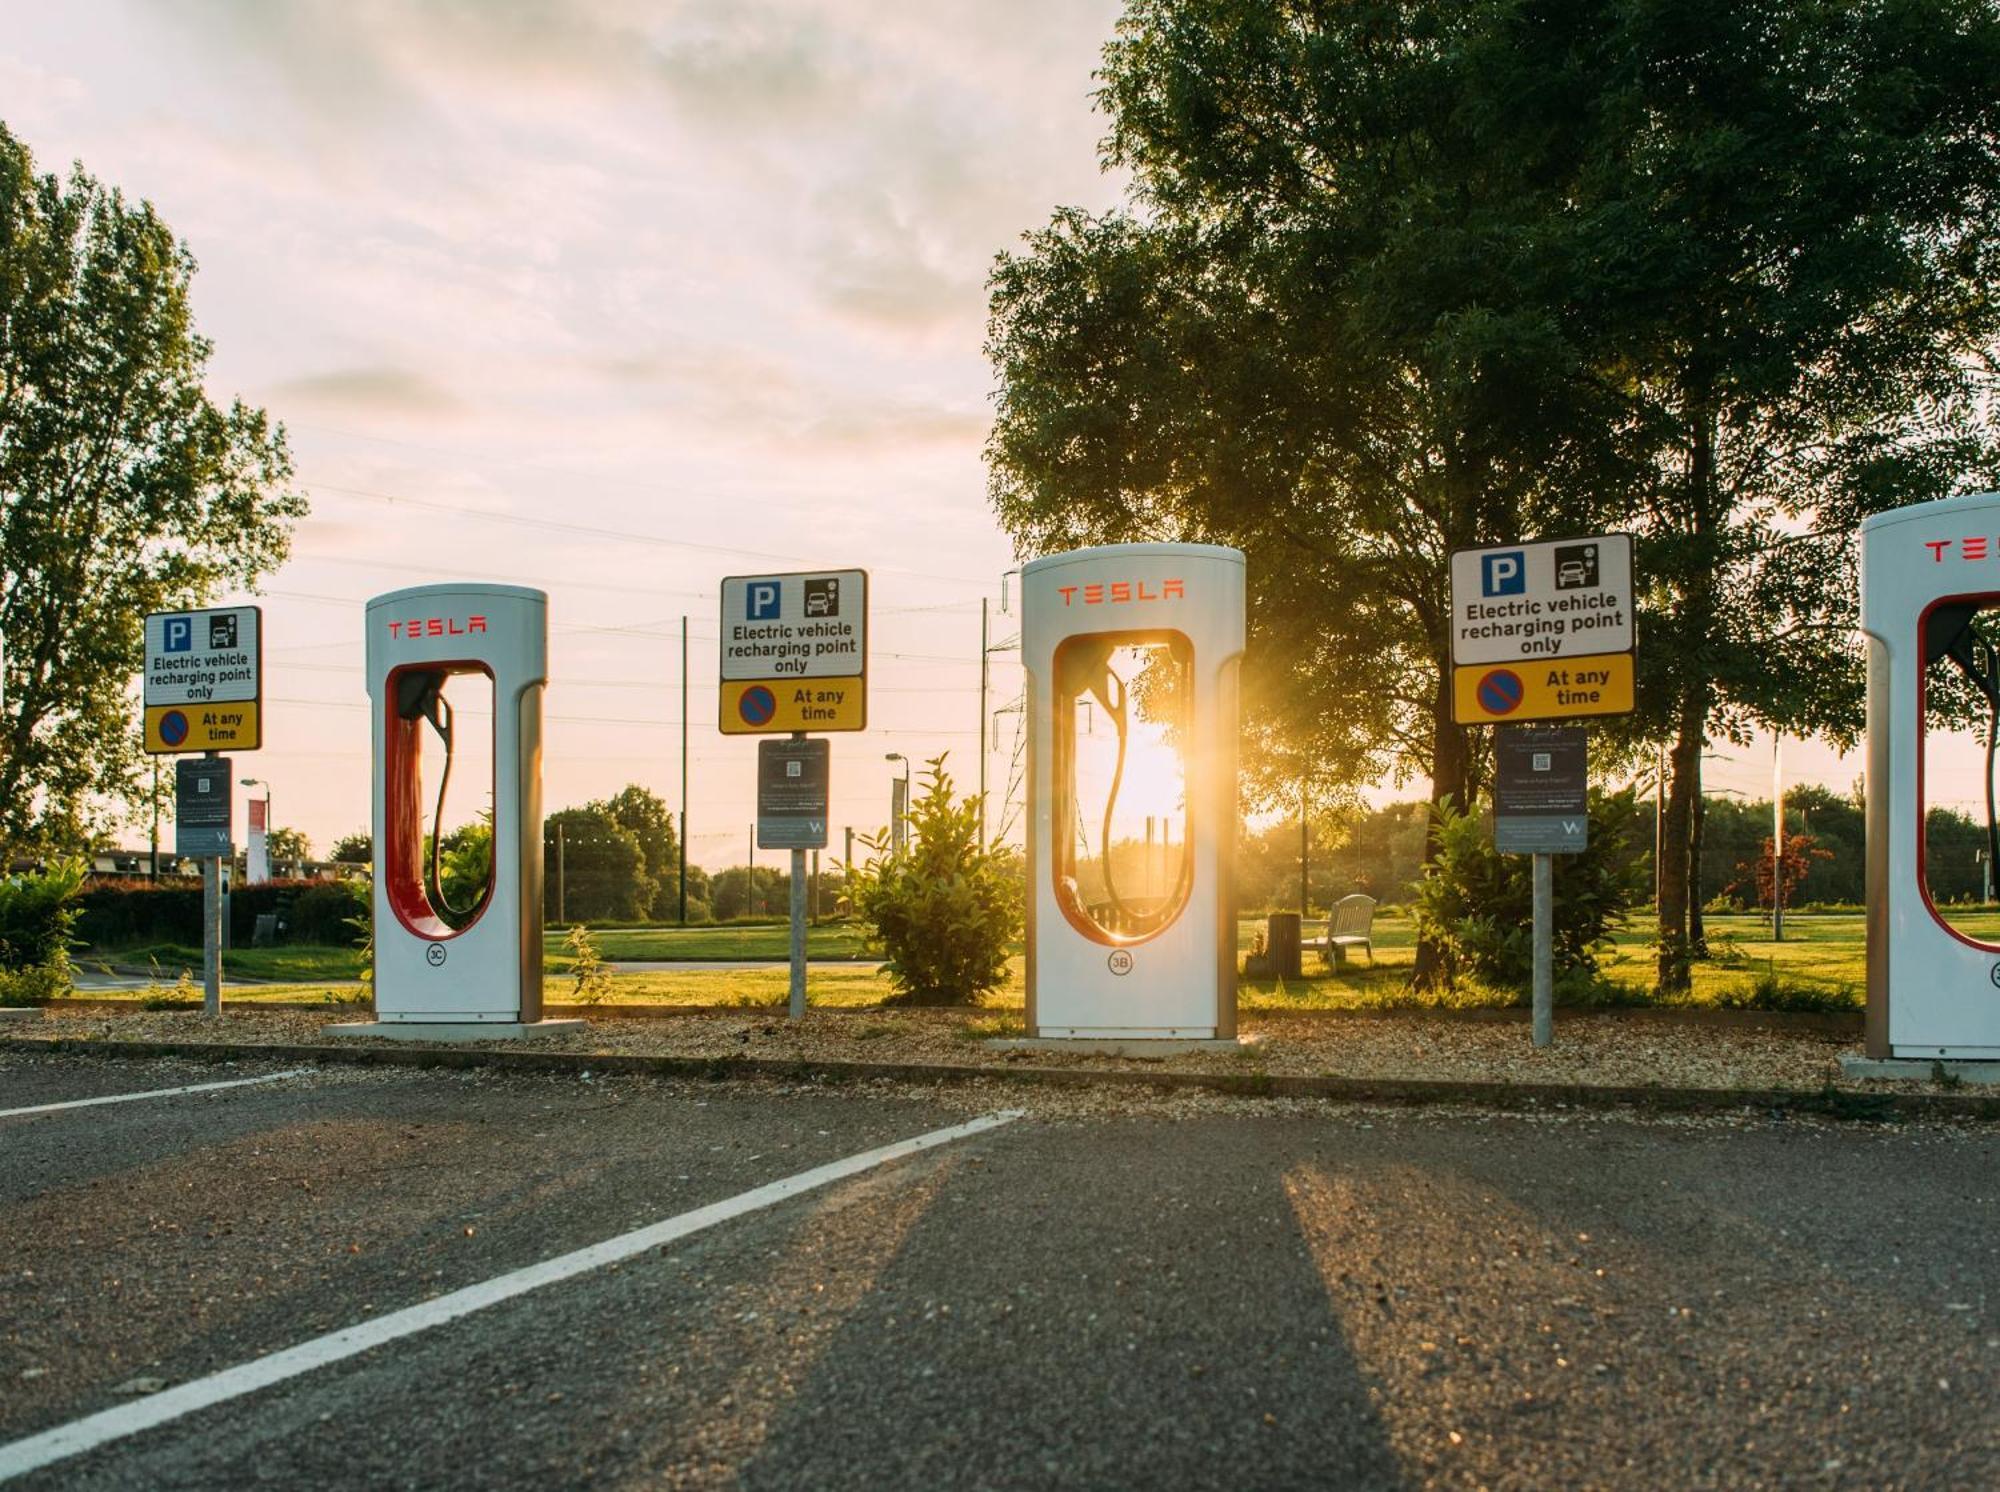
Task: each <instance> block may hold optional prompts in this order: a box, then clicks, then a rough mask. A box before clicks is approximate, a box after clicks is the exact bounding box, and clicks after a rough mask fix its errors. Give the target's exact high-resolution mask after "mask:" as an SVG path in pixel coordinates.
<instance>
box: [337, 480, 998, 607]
mask: <svg viewBox="0 0 2000 1492" xmlns="http://www.w3.org/2000/svg"><path fill="white" fill-rule="evenodd" d="M304 485H305V488H306V490H307V491H308V492H331V493H335V494H337V495H338V496H341V497H360V498H366V499H368V500H369V501H371V502H380V503H388V504H389V505H391V506H392V507H407V508H421V509H423V510H425V511H426V512H432V513H445V514H449V515H450V516H451V517H454V518H464V519H470V520H472V521H473V522H476V523H511V524H515V525H517V526H520V527H523V528H538V529H543V530H546V531H548V532H551V533H564V534H579V535H582V536H583V537H585V538H592V539H616V540H619V541H620V542H623V543H630V544H651V545H654V546H655V547H657V548H661V549H685V550H691V551H693V552H696V553H700V554H729V555H743V556H745V557H747V558H750V559H766V560H779V561H782V562H783V563H785V564H788V565H802V566H805V567H806V568H808V569H811V568H815V567H818V566H820V563H821V562H820V561H819V560H818V559H814V558H809V557H806V556H803V555H797V554H780V553H777V552H775V551H772V550H768V549H746V548H743V547H742V546H741V545H736V544H702V543H698V542H696V541H695V540H693V539H670V538H667V537H666V536H665V535H663V534H649V533H643V532H641V531H639V530H637V529H621V528H606V527H602V526H600V525H598V524H592V523H569V522H566V521H564V520H563V519H560V518H537V517H533V516H531V515H529V514H526V513H499V512H494V511H493V510H491V509H488V508H466V507H460V506H458V505H457V504H455V503H441V502H437V501H435V500H433V499H431V498H427V497H409V496H406V495H404V494H402V493H397V492H377V491H374V490H372V489H370V488H367V487H343V486H340V485H338V484H336V483H333V482H310V481H309V482H306V483H305V484H304ZM873 568H875V569H878V570H890V571H894V572H895V573H896V574H899V575H915V576H918V577H919V578H921V579H924V580H945V581H950V582H951V583H953V584H955V585H977V586H984V585H986V584H987V582H986V581H985V580H983V579H980V578H978V577H976V576H971V575H947V574H942V573H940V572H938V571H935V570H913V569H911V568H910V567H909V566H907V565H876V566H874V567H873Z"/></svg>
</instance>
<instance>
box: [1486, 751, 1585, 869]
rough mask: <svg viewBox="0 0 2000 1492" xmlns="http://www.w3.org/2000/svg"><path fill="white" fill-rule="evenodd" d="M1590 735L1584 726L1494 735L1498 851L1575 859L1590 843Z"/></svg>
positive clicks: (1494, 791)
mask: <svg viewBox="0 0 2000 1492" xmlns="http://www.w3.org/2000/svg"><path fill="white" fill-rule="evenodd" d="M1589 809H1590V735H1589V732H1588V731H1587V730H1585V728H1584V727H1582V726H1580V725H1552V726H1534V725H1502V726H1497V727H1495V728H1494V732H1493V847H1494V848H1495V849H1497V850H1499V851H1500V852H1501V853H1503V854H1510V855H1574V854H1576V853H1578V852H1579V851H1582V850H1584V849H1587V848H1588V847H1589V845H1590V813H1589Z"/></svg>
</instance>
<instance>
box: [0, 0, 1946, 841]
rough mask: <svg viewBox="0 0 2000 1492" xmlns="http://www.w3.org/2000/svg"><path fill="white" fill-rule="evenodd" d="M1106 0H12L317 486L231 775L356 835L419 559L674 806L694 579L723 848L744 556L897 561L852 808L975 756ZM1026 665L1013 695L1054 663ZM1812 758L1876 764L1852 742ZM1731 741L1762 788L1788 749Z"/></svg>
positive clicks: (1103, 193)
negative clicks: (529, 611)
mask: <svg viewBox="0 0 2000 1492" xmlns="http://www.w3.org/2000/svg"><path fill="white" fill-rule="evenodd" d="M1117 10H1118V6H1117V5H1116V4H1115V3H1112V0H1012V3H1009V4H1004V5H996V4H993V3H991V0H931V3H927V4H924V5H911V4H907V3H888V0H879V3H870V0H787V3H783V4H778V3H769V4H765V3H757V0H704V3H686V4H663V3H650V4H639V3H625V0H588V3H582V0H579V3H565V4H554V3H549V4H537V3H531V0H507V3H501V0H450V3H447V0H430V3H422V4H409V3H388V0H289V3H286V4H283V5H272V4H264V3H255V0H242V3H229V0H188V3H179V4H175V5H171V6H160V5H140V4H119V3H115V0H65V3H64V4H62V5H26V4H16V5H13V6H11V7H9V25H8V26H7V27H6V28H5V31H4V33H0V119H4V120H5V121H6V123H7V124H8V126H9V127H10V128H11V129H13V130H14V131H15V133H16V134H18V135H19V136H20V137H21V138H22V139H23V140H25V141H26V142H27V143H28V145H29V146H30V148H31V149H33V150H34V151H35V153H36V156H37V159H38V161H39V163H40V165H41V167H42V168H43V169H45V170H46V169H59V168H64V167H66V166H67V164H68V163H69V162H70V161H71V160H81V161H82V162H83V163H84V164H85V165H86V167H87V168H88V169H89V170H90V171H91V172H93V173H94V174H96V175H97V176H99V177H101V178H102V179H104V180H105V181H107V182H109V183H112V184H115V185H117V186H120V187H122V188H123V189H124V190H125V191H126V192H127V193H128V194H130V195H133V196H139V197H144V198H147V199H149V200H151V201H152V202H153V203H154V204H155V205H156V206H157V207H158V208H159V210H160V211H161V213H162V214H163V215H164V216H165V218H166V219H167V221H168V222H169V223H171V224H172V225H173V227H174V229H175V230H176V231H177V232H178V233H179V234H180V235H181V236H183V237H184V238H185V239H186V240H187V242H188V244H189V246H190V248H191V249H192V251H193V253H194V254H195V256H196V258H197V259H198V261H199V263H200V266H201V268H200V273H199V275H198V277H197V279H196V282H195V303H196V309H197V315H198V318H199V324H200V326H201V329H202V331H203V332H204V333H205V334H207V335H208V336H210V337H211V338H213V340H214V342H215V346H216V352H215V357H214V361H213V364H212V367H211V372H210V383H211V387H212V389H213V390H214V392H215V393H216V394H217V395H218V396H219V397H225V398H226V397H229V396H231V395H238V394H240V395H241V396H242V397H244V398H245V399H247V400H249V401H251V402H253V403H256V404H261V405H263V406H265V407H266V408H268V409H269V410H270V411H271V412H272V414H273V415H274V416H276V417H277V418H279V419H281V420H283V421H284V423H285V425H286V428H287V430H288V432H289V434H290V438H291V444H292V450H293V453H294V456H295V458H296V462H297V467H298V476H299V483H300V485H301V486H302V487H303V488H304V489H305V490H306V491H307V492H308V493H309V494H310V496H311V499H312V504H313V513H312V516H311V518H309V519H308V520H307V521H306V522H305V523H304V524H303V525H301V527H300V528H299V530H298V533H297V536H296V542H295V545H294V557H293V559H292V561H291V562H290V563H289V564H288V565H286V566H285V568H284V569H283V570H282V571H281V572H279V573H278V574H276V575H275V576H274V577H272V579H271V580H270V582H269V584H268V587H267V589H266V592H265V594H264V596H263V598H262V600H263V604H264V606H265V608H266V611H265V629H266V636H267V643H266V647H267V653H266V664H265V670H266V672H265V689H266V701H267V703H266V716H267V720H268V722H269V723H268V726H267V732H266V743H267V744H266V747H265V749H264V750H263V751H262V752H261V753H259V754H258V756H257V757H256V759H255V760H254V761H246V762H245V763H244V771H243V774H242V775H247V776H256V777H260V778H264V779H266V780H268V781H269V782H270V783H271V784H272V787H273V791H274V795H275V798H276V809H277V818H278V820H279V822H280V823H284V824H289V825H294V826H297V827H300V828H303V829H304V830H305V831H306V832H307V833H308V834H309V835H310V836H311V837H312V839H313V841H314V843H315V845H316V846H318V847H320V848H321V849H324V848H325V847H326V846H327V845H329V844H330V843H331V841H332V840H333V839H334V838H336V837H337V836H339V835H341V834H343V833H345V832H348V831H350V830H354V829H358V828H361V827H363V826H364V824H365V822H366V819H367V812H368V810H367V783H368V741H367V715H366V712H365V708H364V694H363V682H362V675H361V657H362V646H361V644H362V639H361V604H362V602H363V601H364V600H365V598H367V597H368V596H370V595H373V594H376V593H379V592H382V591H386V590H391V589H395V588H398V587H401V586H406V585H413V584H418V583H421V582H423V581H425V580H430V579H474V578H488V579H494V580H503V581H510V582H518V583H527V584H533V585H538V586H541V587H543V588H545V589H546V590H548V591H549V593H550V595H551V626H552V633H553V635H552V677H553V683H552V688H551V692H550V699H549V710H550V714H551V723H550V726H549V730H548V737H547V745H548V752H547V771H548V778H547V784H546V791H545V799H546V802H547V804H548V806H549V807H550V808H556V807H561V806H565V805H568V804H572V803H576V802H580V801H582V800H584V799H586V798H590V797H596V796H601V795H605V794H609V793H611V792H613V791H615V790H616V789H617V788H619V787H620V786H621V785H623V784H624V783H626V782H628V781H637V782H641V783H644V784H645V785H647V786H648V787H651V788H653V789H654V790H655V791H657V792H659V793H660V794H661V795H662V796H663V797H665V798H666V799H667V800H668V802H669V803H670V804H671V805H673V806H674V807H676V808H678V807H679V806H680V787H679V765H678V764H679V728H680V727H679V721H680V664H679V620H680V617H681V616H682V615H683V614H684V613H685V614H686V615H687V616H688V617H689V618H690V624H689V625H690V631H691V636H692V639H693V641H692V642H691V645H690V646H691V668H690V684H691V709H690V715H691V718H692V720H693V731H692V756H693V785H692V792H691V802H690V804H689V828H690V840H691V854H692V858H694V859H695V860H696V861H698V862H700V863H703V864H707V865H710V866H712V867H720V866H722V865H725V864H729V863H740V861H741V859H742V855H743V841H744V836H745V830H746V826H747V825H748V823H749V821H750V819H751V818H752V817H753V768H754V762H755V746H754V743H753V742H752V741H750V740H748V739H746V738H735V739H731V740H725V739H724V738H722V737H721V736H720V735H718V734H717V732H716V730H715V726H714V720H715V708H716V695H715V675H716V657H715V655H716V637H717V615H716V613H717V605H718V601H717V591H718V582H719V580H720V578H721V577H722V576H724V575H727V574H740V573H745V572H754V571H762V570H785V569H796V568H804V567H814V566H845V565H862V566H866V567H868V568H869V569H870V571H871V572H872V575H873V589H874V595H873V611H874V617H875V627H874V636H873V638H872V652H873V656H874V663H873V670H872V675H873V687H872V691H871V709H870V718H871V721H872V722H873V728H871V729H870V730H869V731H868V732H866V733H865V734H861V735H853V736H841V737H836V738H835V744H834V824H835V825H836V828H835V840H836V843H837V842H838V838H839V829H838V827H837V826H840V825H844V824H853V825H854V826H855V827H856V828H857V829H872V828H874V827H876V826H879V825H880V824H881V823H882V822H883V821H884V820H885V819H886V816H887V803H888V792H889V787H888V784H889V779H890V777H891V775H892V773H893V772H894V771H895V770H896V768H894V767H893V766H892V765H891V764H890V763H887V762H885V761H884V760H883V754H884V753H885V752H888V751H902V752H904V753H906V754H907V755H909V756H910V757H912V758H916V759H919V760H921V759H922V758H924V757H927V756H930V755H933V754H935V753H937V752H939V751H943V750H949V751H950V752H951V754H952V764H953V767H954V770H955V771H956V772H957V773H958V775H959V776H960V778H961V780H962V781H964V782H966V783H968V784H969V783H970V781H971V780H972V778H973V777H974V776H975V775H976V766H975V760H974V758H975V744H974V743H975V739H976V731H977V727H978V719H979V716H978V693H977V685H978V678H979V670H978V661H977V660H978V646H979V600H980V598H981V597H982V596H988V597H991V598H992V599H993V601H994V602H995V604H996V607H997V603H998V600H999V597H1000V585H1001V581H1000V577H1001V573H1002V572H1003V571H1004V570H1006V569H1007V568H1008V567H1009V566H1010V565H1011V564H1012V563H1013V562H1014V560H1013V555H1012V551H1011V546H1010V544H1009V542H1008V541H1007V539H1006V538H1005V536H1004V535H1003V534H1002V533H1001V532H1000V530H999V529H998V527H997V526H996V524H995V523H994V522H993V520H992V518H991V516H990V514H989V511H988V508H987V505H986V500H985V496H984V490H985V476H984V471H983V468H982V464H981V460H980V446H981V442H982V440H983V439H984V435H985V431H986V428H987V424H988V420H989V410H990V400H989V395H990V391H991V387H992V378H991V373H990V370H989V369H988V366H987V364H986V361H985V359H984V357H983V356H982V354H981V350H980V348H981V341H982V335H983V327H984V313H985V291H984V281H985V277H986V274H987V272H988V269H989V267H990V265H991V263H992V260H993V256H994V255H995V254H996V253H998V252H1001V251H1003V250H1005V249H1007V248H1009V247H1011V246H1012V245H1013V244H1015V243H1016V242H1017V240H1018V237H1019V235H1020V234H1021V233H1022V232H1024V231H1026V230H1029V229H1032V228H1034V227H1036V226H1038V225H1040V224H1041V223H1043V222H1045V221H1046V220H1047V218H1048V216H1049V214H1050V212H1051V211H1052V210H1053V209H1054V208H1055V207H1057V206H1058V205H1064V204H1074V205H1080V206H1083V207H1086V208H1090V209H1094V210H1096V209H1103V208H1106V207H1109V206H1111V205H1113V204H1114V203H1115V202H1117V201H1118V200H1119V199H1120V197H1121V195H1122V184H1121V183H1120V182H1119V181H1118V180H1117V179H1116V178H1115V177H1109V176H1106V175H1103V174H1101V173H1100V171H1099V169H1098V165H1097V146H1098V142H1099V140H1100V138H1101V136H1102V134H1103V132H1104V121H1103V120H1102V119H1101V118H1100V117H1099V116H1097V115H1095V114H1094V113H1093V111H1092V108H1091V103H1090V90H1091V88H1092V86H1093V84H1092V78H1091V73H1092V69H1093V68H1094V66H1095V65H1096V59H1097V54H1098V50H1099V48H1100V47H1101V46H1102V45H1103V43H1104V41H1105V40H1106V39H1107V38H1108V37H1109V35H1110V34H1111V29H1112V25H1113V22H1114V20H1115V17H1116V14H1117ZM1013 630H1014V623H1013V621H1012V619H1009V618H1005V617H1000V616H998V615H997V614H996V617H995V634H996V637H1009V636H1011V635H1012V633H1013ZM1642 645H1643V643H1642ZM995 662H996V666H995V670H994V684H995V687H994V693H993V698H992V701H991V704H992V706H993V707H994V708H995V709H998V708H1000V707H1002V706H1004V705H1006V704H1007V703H1009V702H1010V701H1011V700H1012V699H1013V697H1014V694H1015V692H1016V690H1017V688H1018V683H1019V672H1018V669H1017V668H1016V667H1015V665H1014V663H1013V660H1012V658H1011V656H1008V657H1004V658H997V659H996V660H995ZM1017 719H1018V717H1017V716H1012V715H1008V716H1003V717H1001V719H1000V722H999V730H998V733H997V736H998V740H997V746H996V749H995V751H994V753H993V756H992V760H991V771H992V775H993V782H994V786H995V790H996V792H997V791H998V789H999V787H1000V786H1001V785H1002V784H1003V783H1004V781H1005V779H1006V776H1007V767H1008V760H1009V755H1010V748H1011V745H1012V742H1013V739H1014V726H1015V722H1016V721H1017ZM1787 756H1788V763H1789V765H1790V767H1791V770H1792V771H1793V772H1795V773H1798V774H1801V775H1804V776H1806V777H1818V778H1821V779H1823V780H1825V781H1827V782H1829V783H1830V784H1832V785H1834V786H1836V787H1839V788H1842V789H1844V788H1846V787H1847V786H1848V785H1849V784H1850V782H1851V781H1852V780H1853V779H1854V778H1855V777H1856V776H1858V774H1859V771H1860V767H1859V762H1858V759H1854V758H1850V759H1848V760H1847V761H1845V762H1841V761H1836V760H1835V759H1834V758H1833V757H1832V755H1831V753H1829V752H1826V751H1824V750H1823V749H1820V748H1816V747H1808V746H1790V747H1788V749H1787ZM1710 766H1711V773H1712V776H1711V780H1712V781H1713V782H1714V783H1715V784H1716V785H1717V786H1719V787H1721V788H1724V789H1728V788H1734V789H1737V790H1741V791H1745V792H1748V793H1749V794H1750V795H1751V796H1762V795H1763V794H1765V793H1767V792H1768V791H1769V783H1770V752H1769V745H1768V742H1766V743H1764V744H1762V745H1760V746H1758V747H1756V748H1753V749H1752V750H1751V751H1749V752H1747V753H1743V754H1741V755H1740V756H1738V755H1731V754H1724V755H1723V756H1722V757H1720V758H1719V759H1717V760H1715V761H1713V762H1711V763H1710ZM1420 790H1421V789H1420V787H1418V788H1413V789H1409V790H1408V791H1420ZM1970 791H1971V790H1970V789H1968V795H1969V793H1970ZM1385 795H1386V794H1385ZM128 838H130V836H128Z"/></svg>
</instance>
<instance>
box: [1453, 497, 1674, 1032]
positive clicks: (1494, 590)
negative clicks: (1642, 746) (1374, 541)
mask: <svg viewBox="0 0 2000 1492" xmlns="http://www.w3.org/2000/svg"><path fill="white" fill-rule="evenodd" d="M1635 595H1636V587H1635V585H1634V582H1633V575H1632V538H1631V536H1630V535H1629V534H1595V535H1588V536H1585V537H1582V538H1575V539H1550V540H1543V541H1539V542H1535V543H1522V544H1507V545H1500V546H1496V547H1492V548H1486V549H1461V550H1458V551H1456V552H1455V553H1453V555H1452V557H1451V661H1452V720H1453V722H1454V723H1456V724H1458V725H1496V726H1498V727H1499V729H1498V730H1496V731H1495V733H1494V740H1493V756H1494V774H1493V775H1494V781H1493V846H1494V848H1495V849H1497V850H1499V851H1500V852H1501V853H1502V854H1525V855H1528V856H1530V857H1531V867H1530V869H1531V874H1532V879H1533V892H1534V909H1533V913H1532V921H1533V927H1532V932H1533V937H1534V955H1533V988H1532V991H1531V998H1532V1000H1533V1004H1534V1042H1535V1045H1536V1046H1538V1047H1543V1046H1547V1045H1549V1044H1550V1043H1551V1042H1552V1041H1554V1040H1555V862H1554V860H1553V858H1552V857H1553V856H1555V855H1563V854H1570V855H1574V854H1579V853H1581V852H1582V851H1583V850H1584V849H1586V848H1587V847H1588V846H1589V841H1590V815H1589V741H1588V738H1587V736H1586V734H1585V731H1584V729H1583V727H1582V726H1562V725H1557V726H1555V727H1554V728H1537V727H1536V725H1535V724H1534V722H1560V721H1567V720H1580V719H1586V718H1588V717H1591V716H1596V715H1625V714H1630V713H1631V711H1632V708H1633V705H1634V698H1633V694H1634V683H1635V673H1636V666H1635V658H1634V652H1633V649H1634V646H1635V631H1636V628H1635V625H1634V617H1633V612H1634V599H1635Z"/></svg>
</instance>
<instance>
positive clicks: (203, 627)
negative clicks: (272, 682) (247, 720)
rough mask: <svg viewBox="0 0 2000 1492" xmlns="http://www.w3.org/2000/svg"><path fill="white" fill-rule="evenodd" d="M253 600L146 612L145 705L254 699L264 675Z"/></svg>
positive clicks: (192, 703)
mask: <svg viewBox="0 0 2000 1492" xmlns="http://www.w3.org/2000/svg"><path fill="white" fill-rule="evenodd" d="M259 620H260V612H259V610H258V608H257V607H255V606H223V607H217V608H215V609H213V610H209V611H156V612H153V613H151V614H150V615H148V616H147V618H146V707H147V708H148V709H152V708H154V707H156V706H160V705H216V704H239V703H243V702H246V701H251V700H255V699H256V698H257V696H258V693H259V688H258V686H259V683H260V682H261V678H262V665H261V661H260V658H259V653H258V644H259V642H260V641H261V636H260V633H261V629H260V627H259V625H258V622H259Z"/></svg>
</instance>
